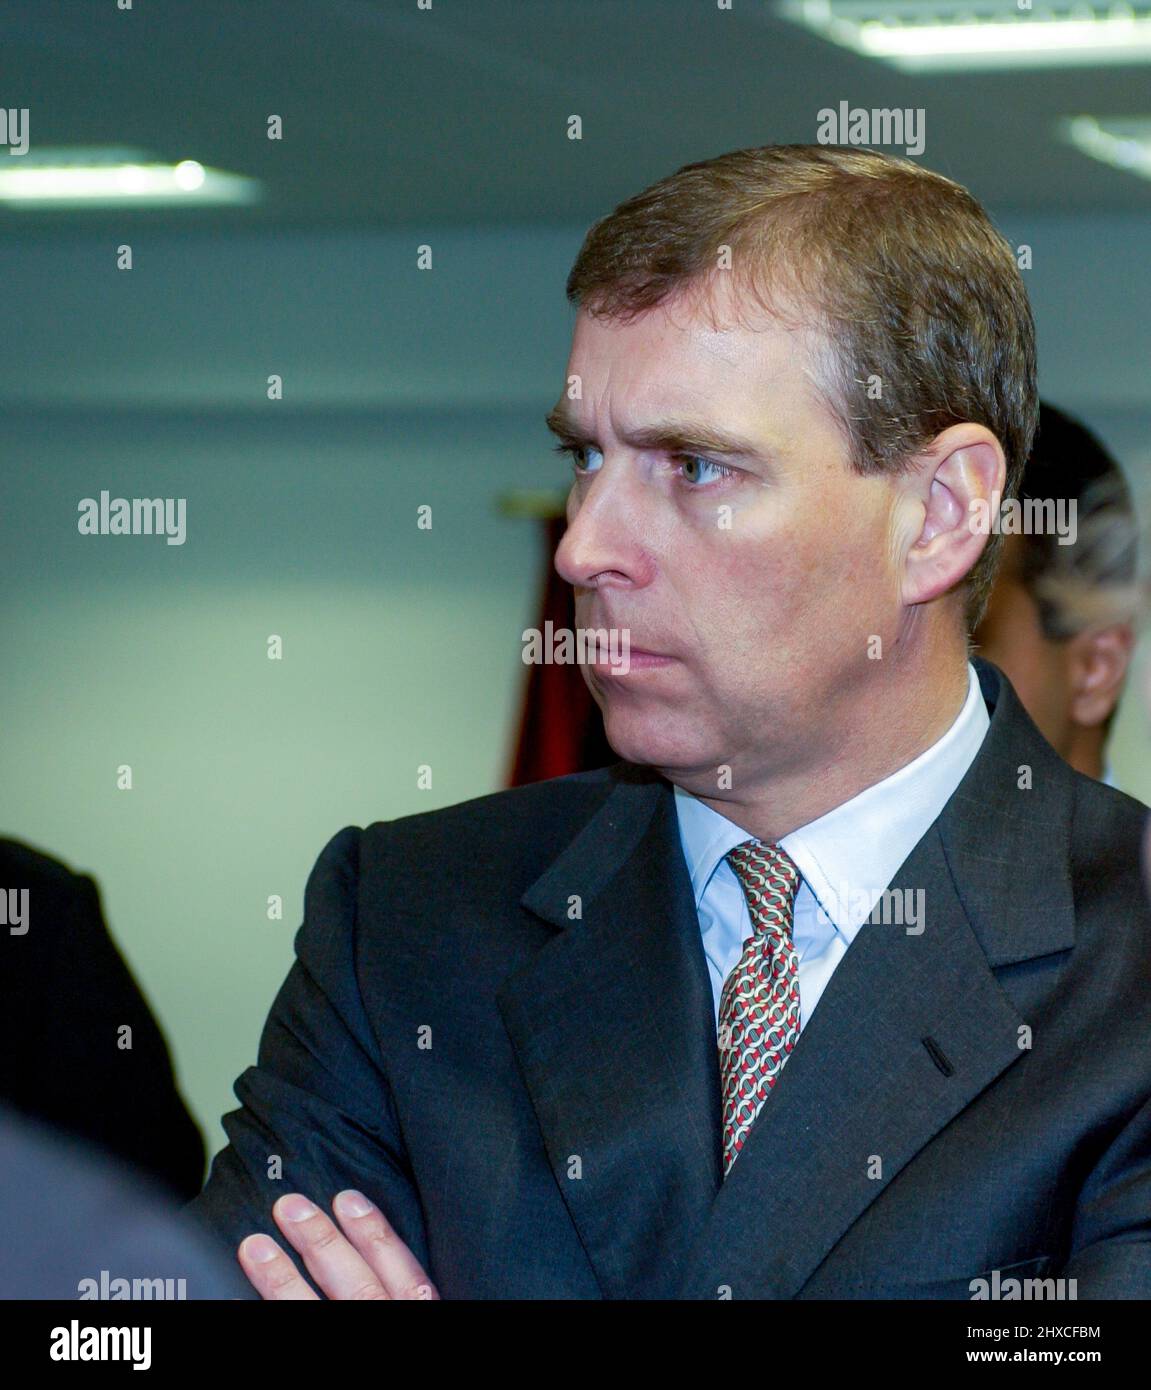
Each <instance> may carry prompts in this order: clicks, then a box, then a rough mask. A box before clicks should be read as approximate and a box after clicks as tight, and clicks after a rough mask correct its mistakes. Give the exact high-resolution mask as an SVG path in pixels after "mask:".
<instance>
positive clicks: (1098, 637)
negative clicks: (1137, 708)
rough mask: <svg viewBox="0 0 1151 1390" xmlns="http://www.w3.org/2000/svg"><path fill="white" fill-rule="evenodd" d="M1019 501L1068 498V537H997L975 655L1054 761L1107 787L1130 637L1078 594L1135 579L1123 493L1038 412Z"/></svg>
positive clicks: (1108, 460)
mask: <svg viewBox="0 0 1151 1390" xmlns="http://www.w3.org/2000/svg"><path fill="white" fill-rule="evenodd" d="M1019 496H1020V498H1021V499H1023V498H1036V499H1044V498H1054V499H1057V500H1062V499H1065V500H1067V501H1068V502H1070V501H1071V500H1072V499H1074V501H1075V503H1076V522H1077V524H1076V526H1075V529H1074V531H1072V532H1071V533H1070V534H1071V535H1073V536H1074V539H1073V540H1072V541H1071V542H1070V543H1064V541H1063V540H1062V539H1061V538H1060V536H1058V535H1056V534H1053V533H1052V532H1051V531H1050V530H1047V531H1044V532H1043V533H1042V534H1030V535H1029V534H1019V535H1007V536H1005V537H1004V540H1003V558H1002V561H1001V565H1000V570H999V575H998V577H997V579H996V582H995V587H994V588H993V589H992V592H991V598H990V600H989V602H988V606H987V612H986V613H985V615H984V618H983V621H982V623H981V624H980V625H979V628H978V630H977V631H976V634H975V643H976V648H977V650H978V652H979V654H980V656H983V657H986V659H987V660H988V661H992V662H994V663H995V665H996V666H998V667H999V669H1000V670H1001V671H1003V673H1004V674H1005V675H1006V676H1007V678H1008V680H1010V682H1011V684H1012V685H1013V686H1014V687H1015V693H1016V694H1017V695H1018V696H1019V698H1020V700H1022V702H1023V705H1024V708H1025V709H1026V710H1027V712H1028V714H1030V715H1031V718H1032V719H1033V720H1034V721H1035V723H1036V725H1037V726H1038V728H1039V731H1040V733H1042V734H1043V735H1044V737H1045V738H1046V739H1047V741H1048V742H1049V743H1050V744H1051V746H1052V747H1053V748H1054V749H1055V750H1056V752H1057V753H1059V754H1060V755H1061V756H1062V757H1064V758H1065V759H1066V760H1067V762H1069V763H1070V764H1071V766H1072V767H1073V768H1075V769H1076V771H1077V772H1082V773H1085V774H1086V775H1087V776H1088V777H1095V778H1098V779H1100V780H1102V781H1104V782H1106V783H1107V784H1108V785H1109V786H1114V782H1113V780H1112V774H1111V768H1110V766H1109V764H1108V763H1107V759H1106V745H1107V738H1108V735H1109V733H1110V731H1111V726H1112V723H1113V721H1114V718H1115V711H1116V708H1117V706H1118V704H1119V698H1120V696H1121V695H1122V693H1123V687H1124V683H1125V682H1126V679H1127V672H1128V669H1129V667H1130V664H1131V654H1132V650H1133V648H1134V645H1135V631H1134V626H1133V624H1132V622H1131V621H1130V618H1129V617H1128V616H1127V615H1126V613H1124V614H1122V615H1120V616H1119V617H1116V615H1115V614H1114V613H1113V612H1110V611H1107V610H1104V611H1102V612H1099V611H1093V609H1092V605H1091V604H1090V603H1089V602H1088V593H1087V592H1085V591H1089V590H1091V589H1092V588H1099V589H1100V590H1101V591H1102V590H1106V589H1110V588H1113V587H1114V586H1117V585H1119V586H1122V585H1128V584H1130V583H1132V582H1133V580H1134V578H1135V571H1136V544H1135V527H1136V523H1135V512H1134V507H1133V503H1132V500H1131V492H1130V489H1129V488H1128V486H1127V481H1126V479H1125V478H1124V476H1123V473H1122V471H1121V469H1120V467H1119V465H1118V463H1117V462H1116V461H1115V459H1114V458H1112V456H1111V455H1110V454H1109V453H1108V452H1107V450H1106V449H1105V448H1104V447H1103V445H1102V444H1101V443H1100V442H1099V440H1098V439H1097V438H1096V437H1095V436H1094V435H1093V434H1092V433H1091V432H1090V430H1088V429H1087V428H1086V427H1085V426H1084V425H1082V424H1081V423H1080V422H1079V421H1077V420H1075V419H1073V418H1072V417H1071V416H1069V415H1066V414H1064V412H1063V411H1061V410H1057V409H1056V408H1055V407H1054V406H1052V405H1049V404H1047V403H1046V402H1043V403H1042V404H1041V406H1040V411H1039V429H1038V433H1037V434H1036V439H1035V444H1034V446H1033V448H1032V451H1031V455H1030V457H1029V459H1028V462H1027V466H1026V468H1025V469H1024V473H1023V480H1022V482H1021V484H1020V489H1019ZM1069 585H1074V586H1075V587H1076V589H1077V590H1078V594H1077V598H1076V601H1075V602H1074V603H1073V604H1068V603H1066V602H1061V601H1060V598H1059V595H1060V594H1061V593H1063V592H1065V591H1066V589H1067V587H1068V586H1069Z"/></svg>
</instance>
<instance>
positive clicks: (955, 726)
mask: <svg viewBox="0 0 1151 1390" xmlns="http://www.w3.org/2000/svg"><path fill="white" fill-rule="evenodd" d="M568 293H569V296H570V297H571V298H572V300H573V302H574V303H576V304H577V305H578V306H579V313H578V315H577V320H576V327H575V334H574V339H573V345H572V353H571V358H570V360H569V363H568V371H567V374H566V376H567V389H566V390H565V392H564V394H563V396H562V398H561V400H560V402H559V403H558V404H557V406H556V408H555V409H554V410H553V411H552V413H551V415H550V417H549V423H550V425H551V427H552V428H553V430H554V431H555V432H556V433H557V435H558V436H559V438H560V444H561V448H563V449H564V450H565V451H566V452H568V453H570V454H571V456H572V461H573V474H574V476H573V486H572V490H571V495H570V497H569V502H568V527H567V531H566V533H565V535H564V538H563V541H562V543H561V544H560V547H559V550H558V552H557V555H556V565H557V568H558V569H559V571H560V573H561V574H562V575H563V576H564V577H565V578H566V579H567V580H568V581H569V582H570V583H571V584H572V585H573V586H574V588H575V592H576V601H577V616H578V619H579V624H580V626H581V628H583V629H585V630H593V631H605V632H609V633H624V634H626V635H627V638H628V643H629V647H628V652H629V659H628V660H626V661H620V660H618V659H615V660H613V659H612V657H611V656H610V655H608V654H607V652H606V651H605V650H604V648H602V647H601V648H600V650H599V651H598V652H597V653H596V654H595V658H594V659H593V660H591V661H590V662H589V663H588V666H587V670H586V675H587V679H588V681H589V685H590V686H591V688H592V691H593V693H594V695H595V697H596V699H597V702H598V703H599V704H600V707H601V709H602V711H603V714H604V721H605V729H606V732H607V736H608V738H609V741H610V742H611V745H612V747H613V749H614V750H615V751H616V753H617V754H619V756H620V758H621V759H622V761H621V762H620V763H618V764H616V765H614V766H613V767H612V768H610V769H602V770H599V771H596V772H591V773H583V774H579V775H577V776H573V777H566V778H560V779H556V780H552V781H548V782H543V783H540V784H537V785H534V786H528V787H524V788H519V789H516V790H514V791H509V792H503V793H499V794H497V795H494V796H490V797H485V798H481V799H479V800H477V801H472V802H468V803H466V804H464V805H462V806H456V807H450V808H447V809H445V810H441V811H437V812H433V813H430V814H425V815H419V816H411V817H406V818H404V819H402V820H398V821H395V822H393V823H390V824H377V825H373V826H370V827H368V828H367V829H366V830H362V831H361V830H357V829H347V830H344V831H343V832H341V833H340V834H339V835H337V836H336V837H335V839H334V840H333V841H332V842H331V843H330V844H329V846H328V847H327V849H326V850H325V852H324V854H323V855H322V856H321V858H320V861H319V863H318V864H317V866H316V868H315V870H314V871H313V874H312V877H311V879H310V881H309V886H308V893H307V901H306V907H305V920H304V924H303V926H302V928H301V929H300V932H299V934H298V936H297V939H296V953H297V961H296V963H295V965H294V966H293V968H292V970H291V972H290V974H289V976H288V978H287V980H286V982H285V983H284V985H283V987H282V989H281V991H280V994H279V996H278V997H277V999H276V1002H275V1004H274V1006H273V1009H272V1013H271V1015H270V1017H269V1019H268V1022H267V1025H266V1027H265V1030H264V1034H263V1037H262V1040H261V1045H260V1052H259V1058H258V1064H257V1065H256V1066H255V1067H253V1068H250V1069H249V1070H248V1071H246V1072H245V1073H244V1074H243V1075H242V1076H241V1077H240V1079H239V1081H238V1082H237V1085H236V1093H237V1096H238V1098H239V1100H240V1102H241V1108H240V1109H239V1110H237V1111H234V1112H232V1113H231V1114H230V1115H228V1116H227V1117H226V1118H225V1122H224V1123H225V1128H226V1130H227V1133H228V1137H229V1140H230V1143H229V1145H228V1147H227V1148H226V1149H225V1150H224V1151H223V1152H222V1153H221V1154H220V1155H218V1156H217V1158H216V1160H215V1163H214V1165H213V1168H212V1173H211V1176H210V1179H209V1182H208V1185H207V1187H206V1189H205V1191H204V1193H203V1194H202V1195H201V1196H200V1198H198V1199H197V1201H196V1202H195V1203H194V1204H193V1207H194V1209H195V1210H196V1211H197V1212H198V1214H199V1215H200V1216H201V1217H202V1218H203V1219H204V1220H205V1221H206V1222H207V1223H208V1224H209V1225H210V1226H211V1227H212V1228H213V1229H214V1230H215V1231H216V1232H217V1233H218V1234H219V1235H220V1236H221V1237H222V1238H223V1239H224V1240H225V1241H227V1242H228V1244H230V1245H231V1246H233V1247H235V1246H236V1245H237V1243H240V1242H242V1244H240V1247H239V1258H240V1262H241V1264H242V1266H243V1268H244V1271H245V1273H246V1274H247V1276H248V1279H249V1280H250V1282H251V1283H252V1285H253V1287H254V1288H255V1289H256V1291H257V1292H258V1293H259V1294H260V1295H261V1296H263V1297H265V1298H308V1297H315V1296H316V1291H317V1290H319V1291H320V1292H321V1293H323V1294H326V1295H327V1296H329V1297H332V1298H364V1297H377V1298H384V1297H434V1296H436V1295H437V1294H439V1295H442V1296H447V1297H495V1298H506V1297H564V1298H597V1297H608V1298H657V1297H686V1298H728V1297H734V1298H858V1297H903V1298H962V1299H966V1298H972V1297H980V1296H984V1292H985V1291H988V1290H991V1289H998V1288H1000V1287H1001V1286H1002V1284H1003V1282H1004V1281H1008V1280H1022V1281H1028V1282H1029V1283H1030V1284H1032V1285H1034V1284H1036V1283H1038V1284H1039V1285H1040V1289H1041V1291H1040V1292H1038V1293H1035V1292H1032V1293H1031V1294H1030V1295H1029V1296H1031V1297H1043V1296H1048V1297H1059V1296H1067V1297H1076V1296H1078V1297H1080V1298H1085V1297H1104V1298H1109V1297H1145V1296H1148V1295H1151V1053H1149V1051H1148V1049H1147V1047H1146V1038H1147V1036H1148V1029H1149V1026H1151V985H1149V981H1151V971H1149V966H1151V911H1149V909H1148V906H1147V903H1146V901H1145V898H1144V895H1143V888H1142V883H1141V880H1140V870H1139V845H1140V834H1141V829H1142V824H1143V819H1144V814H1145V813H1144V808H1143V807H1141V806H1140V805H1139V804H1138V803H1136V802H1134V801H1132V800H1130V799H1129V798H1127V797H1125V796H1123V795H1122V794H1120V793H1118V792H1115V791H1113V790H1111V789H1109V788H1106V787H1102V786H1099V785H1097V784H1095V783H1092V782H1090V781H1088V780H1086V779H1085V778H1083V777H1081V776H1079V775H1078V774H1076V773H1074V772H1073V771H1072V770H1071V769H1070V768H1069V767H1068V766H1067V765H1066V764H1065V763H1064V762H1063V761H1062V760H1061V759H1060V758H1059V757H1058V756H1057V755H1056V753H1055V752H1054V751H1053V750H1052V748H1051V747H1050V746H1049V745H1048V744H1047V743H1046V742H1045V740H1044V739H1043V738H1042V737H1041V736H1040V735H1039V733H1038V732H1037V730H1036V729H1035V727H1034V725H1033V724H1032V723H1031V721H1030V719H1029V718H1028V716H1027V715H1026V714H1025V712H1024V711H1023V709H1022V707H1021V705H1020V704H1019V701H1018V700H1017V698H1016V697H1015V695H1014V693H1013V691H1012V689H1011V687H1010V685H1009V684H1008V682H1007V681H1006V680H1005V679H1004V678H1003V677H1002V676H1001V675H1000V674H999V672H998V671H997V669H996V668H994V667H993V666H991V665H989V664H987V663H979V664H978V666H977V667H976V666H973V665H972V664H971V663H970V662H969V661H968V659H967V658H968V634H969V633H970V632H971V631H972V630H973V628H974V626H975V624H976V623H977V622H978V619H979V616H980V615H981V612H982V609H983V606H984V604H985V602H986V596H987V593H988V590H989V587H990V584H991V582H992V579H993V576H994V566H995V558H996V552H997V549H998V543H999V535H998V533H997V531H996V528H995V526H994V521H995V518H996V516H997V512H998V506H999V500H1000V498H1001V497H1002V496H1010V495H1011V494H1012V491H1013V489H1014V487H1015V485H1016V483H1017V480H1018V477H1019V473H1020V470H1021V468H1022V466H1023V462H1024V460H1025V459H1026V457H1027V454H1028V452H1029V448H1030V443H1031V436H1032V434H1033V432H1034V425H1035V415H1036V407H1037V400H1036V395H1035V379H1034V377H1035V361H1034V347H1033V327H1032V323H1031V316H1030V310H1029V308H1028V306H1027V302H1026V295H1025V293H1024V291H1023V287H1022V283H1021V280H1020V277H1019V273H1018V269H1017V267H1016V265H1015V261H1014V257H1013V255H1012V253H1011V250H1010V248H1009V247H1008V246H1007V244H1006V243H1005V242H1003V241H1002V239H1001V238H999V237H998V235H997V234H996V233H995V232H994V231H993V229H992V228H991V227H990V225H989V224H988V222H987V219H986V217H985V215H984V214H983V212H982V210H981V209H980V208H979V207H978V205H977V204H976V203H975V202H974V200H973V199H971V197H970V195H968V194H967V193H966V192H965V191H964V190H963V189H960V188H958V187H957V186H956V185H954V184H952V183H951V182H950V181H948V180H946V179H942V178H940V177H939V176H937V175H935V174H932V173H930V172H929V171H927V170H925V169H923V168H922V167H920V166H916V165H913V164H910V163H908V162H907V161H902V160H893V159H887V158H885V157H884V156H881V155H878V154H874V153H872V152H870V151H859V150H856V151H847V150H839V149H829V148H823V147H776V148H768V149H764V150H750V151H737V152H735V153H734V154H731V155H726V156H721V157H720V158H718V159H715V160H711V161H708V162H707V163H705V164H702V165H695V166H688V168H686V169H684V170H680V171H679V172H678V173H677V174H675V175H672V176H671V177H670V178H668V179H666V180H663V181H661V183H659V184H657V185H655V186H654V187H653V188H652V189H648V190H646V191H645V192H643V193H641V194H639V195H638V196H637V197H636V198H634V199H631V200H629V201H628V202H627V203H625V204H623V205H622V206H621V207H620V208H618V209H616V211H615V212H614V213H613V214H612V215H611V216H610V217H608V218H606V219H604V220H603V221H601V222H600V223H597V224H596V226H595V227H594V228H593V229H592V231H591V232H590V233H589V236H588V238H587V240H586V241H585V244H584V246H583V248H582V249H581V251H580V255H579V258H578V259H577V261H576V264H575V267H574V268H573V271H572V274H571V276H570V277H569V281H568ZM617 655H618V653H617ZM313 1203H318V1204H319V1205H318V1206H317V1205H313ZM329 1204H331V1205H332V1208H333V1211H334V1212H335V1215H336V1218H337V1221H338V1223H339V1224H338V1225H337V1224H335V1223H333V1221H332V1220H331V1219H330V1218H329V1216H328V1215H327V1214H326V1212H325V1210H324V1208H326V1207H327V1206H328V1205H329ZM269 1215H270V1216H271V1217H272V1218H273V1219H274V1221H275V1223H276V1225H277V1226H278V1228H279V1230H280V1232H281V1234H282V1236H283V1238H284V1243H285V1244H286V1245H287V1246H288V1247H289V1248H290V1250H291V1252H292V1253H291V1254H289V1253H287V1252H286V1251H285V1250H284V1249H283V1247H282V1245H281V1243H279V1242H276V1241H273V1240H272V1239H271V1238H270V1237H269V1236H268V1235H267V1234H264V1232H265V1231H266V1230H267V1227H268V1225H269V1220H268V1218H269ZM305 1270H306V1272H307V1276H308V1277H307V1279H305V1278H304V1276H303V1272H302V1271H305ZM992 1296H994V1295H992Z"/></svg>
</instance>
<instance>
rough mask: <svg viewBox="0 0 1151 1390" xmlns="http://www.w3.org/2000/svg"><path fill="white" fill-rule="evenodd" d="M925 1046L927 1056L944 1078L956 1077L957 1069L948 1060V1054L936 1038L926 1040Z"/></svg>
mask: <svg viewBox="0 0 1151 1390" xmlns="http://www.w3.org/2000/svg"><path fill="white" fill-rule="evenodd" d="M923 1046H924V1047H925V1048H927V1055H928V1056H929V1057H930V1058H931V1060H932V1061H933V1062H934V1063H935V1065H936V1066H937V1067H938V1068H939V1070H940V1071H941V1072H942V1073H943V1075H944V1076H954V1075H955V1068H954V1067H953V1066H952V1065H951V1063H950V1062H949V1061H948V1060H947V1054H946V1053H945V1052H944V1051H943V1049H942V1048H941V1047H940V1046H939V1044H938V1043H937V1042H936V1041H935V1039H934V1038H924V1039H923Z"/></svg>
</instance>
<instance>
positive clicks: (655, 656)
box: [591, 647, 676, 679]
mask: <svg viewBox="0 0 1151 1390" xmlns="http://www.w3.org/2000/svg"><path fill="white" fill-rule="evenodd" d="M619 657H620V659H619V661H618V662H614V661H612V660H610V657H608V656H600V657H599V658H597V659H596V660H595V661H593V662H592V663H591V668H592V670H593V671H595V673H596V674H597V675H601V676H611V677H613V678H617V679H618V678H619V677H620V676H627V675H630V674H631V673H632V672H633V671H655V670H658V669H659V668H660V667H663V666H670V665H671V664H672V663H673V662H674V661H675V660H676V658H675V657H674V656H669V655H668V654H667V653H666V652H651V651H647V650H646V649H645V648H643V647H628V648H626V649H625V650H621V651H620V653H619Z"/></svg>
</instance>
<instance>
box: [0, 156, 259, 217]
mask: <svg viewBox="0 0 1151 1390" xmlns="http://www.w3.org/2000/svg"><path fill="white" fill-rule="evenodd" d="M260 193H261V187H260V183H259V181H258V180H257V179H250V178H245V177H244V176H243V175H240V174H226V173H224V172H223V171H222V170H220V169H208V168H205V167H204V165H202V164H199V163H198V162H197V161H196V160H194V159H183V160H181V161H180V162H179V163H178V164H163V163H160V162H159V161H157V160H156V159H154V158H153V157H152V156H151V155H149V154H147V153H145V152H144V151H142V150H127V149H83V148H73V149H39V150H34V151H30V152H29V153H28V154H26V155H9V156H8V158H7V159H5V158H4V157H3V156H2V155H0V203H5V204H7V205H8V206H9V207H39V208H91V207H176V206H180V205H184V206H188V207H192V206H200V207H205V206H220V205H222V204H227V203H253V202H256V201H257V200H258V198H259V197H260Z"/></svg>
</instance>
